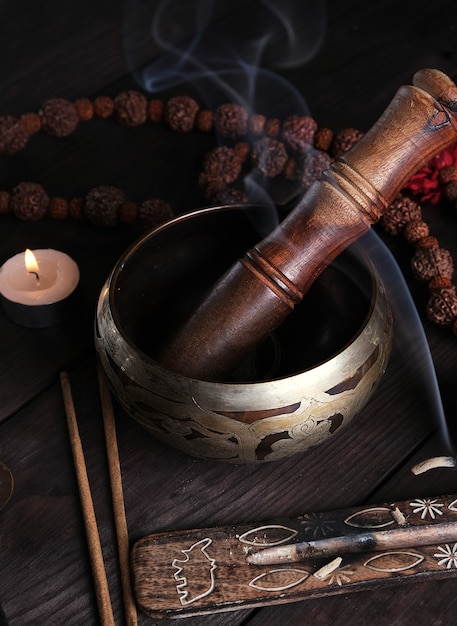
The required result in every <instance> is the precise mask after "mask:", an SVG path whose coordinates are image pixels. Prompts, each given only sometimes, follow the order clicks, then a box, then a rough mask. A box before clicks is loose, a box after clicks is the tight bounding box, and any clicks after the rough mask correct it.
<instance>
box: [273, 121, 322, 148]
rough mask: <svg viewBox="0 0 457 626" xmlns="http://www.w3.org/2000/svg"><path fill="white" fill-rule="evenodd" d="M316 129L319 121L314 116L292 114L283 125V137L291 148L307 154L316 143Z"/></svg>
mask: <svg viewBox="0 0 457 626" xmlns="http://www.w3.org/2000/svg"><path fill="white" fill-rule="evenodd" d="M316 129H317V123H316V121H315V120H314V119H313V118H312V117H309V116H308V115H292V116H291V117H288V118H287V119H286V121H285V122H284V124H283V125H282V139H283V140H284V142H285V143H286V144H287V146H288V147H289V148H290V149H291V150H294V151H295V152H298V153H299V154H306V153H307V152H308V151H309V149H310V148H311V146H312V145H313V143H314V133H315V132H316Z"/></svg>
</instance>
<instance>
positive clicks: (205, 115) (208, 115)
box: [195, 109, 213, 133]
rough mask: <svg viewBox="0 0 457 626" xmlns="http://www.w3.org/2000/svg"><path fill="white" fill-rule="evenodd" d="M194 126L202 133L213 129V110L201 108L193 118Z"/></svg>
mask: <svg viewBox="0 0 457 626" xmlns="http://www.w3.org/2000/svg"><path fill="white" fill-rule="evenodd" d="M195 127H196V128H197V129H198V130H199V131H200V132H202V133H209V132H211V131H212V130H213V112H212V111H209V110H208V109H202V110H200V111H199V112H198V113H197V117H196V118H195Z"/></svg>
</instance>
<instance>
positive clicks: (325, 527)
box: [301, 513, 336, 539]
mask: <svg viewBox="0 0 457 626" xmlns="http://www.w3.org/2000/svg"><path fill="white" fill-rule="evenodd" d="M301 523H302V524H303V527H304V530H305V531H306V532H308V533H311V535H312V537H313V539H316V538H317V537H327V536H328V535H330V534H332V532H333V531H334V530H335V527H336V522H335V521H334V520H331V519H326V518H325V515H324V514H323V513H310V514H309V515H304V516H303V519H302V522H301Z"/></svg>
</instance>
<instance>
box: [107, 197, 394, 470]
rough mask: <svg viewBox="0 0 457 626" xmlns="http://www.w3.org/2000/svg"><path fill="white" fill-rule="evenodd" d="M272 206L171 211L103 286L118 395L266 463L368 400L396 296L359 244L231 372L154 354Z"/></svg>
mask: <svg viewBox="0 0 457 626" xmlns="http://www.w3.org/2000/svg"><path fill="white" fill-rule="evenodd" d="M267 210H268V207H264V206H249V205H240V206H223V207H216V208H211V209H205V210H202V211H197V212H195V213H193V214H189V215H184V216H182V217H179V218H176V219H175V220H172V221H171V222H168V223H167V224H165V225H163V226H162V227H160V228H158V229H157V230H155V231H151V232H149V233H147V234H145V235H144V236H143V237H142V238H141V239H140V240H139V241H138V242H136V243H135V244H134V245H133V246H132V247H131V248H130V249H129V250H128V251H127V252H126V253H125V254H124V255H123V257H122V258H121V259H120V260H119V262H118V264H117V266H116V267H115V269H114V271H113V273H112V275H111V276H110V277H109V279H108V281H107V283H106V285H105V287H104V289H103V291H102V293H101V296H100V300H99V306H98V311H97V331H96V346H97V351H98V354H99V358H100V361H101V364H102V366H103V369H104V371H105V373H106V375H107V378H108V380H109V382H110V385H111V388H112V390H113V392H114V394H115V396H116V398H117V399H118V401H119V402H120V403H121V405H122V406H123V407H124V408H125V410H126V411H127V412H128V413H129V414H130V415H131V416H132V417H133V418H135V419H136V420H137V421H138V422H139V423H140V424H142V426H144V427H145V428H146V429H147V430H149V431H150V432H151V433H152V434H153V435H154V436H155V437H156V438H158V439H160V440H161V441H163V442H164V443H167V444H169V445H172V446H174V447H176V448H178V449H180V450H182V451H184V452H186V453H188V454H191V455H193V456H197V457H200V458H205V459H212V460H221V461H227V462H232V463H254V462H256V463H258V462H266V461H273V460H277V459H281V458H285V457H288V456H291V455H293V454H297V453H300V452H303V451H305V450H307V449H308V448H310V447H312V446H315V445H318V444H320V443H322V442H323V441H325V440H327V439H328V438H329V437H332V436H333V435H334V434H335V433H339V432H340V430H341V428H343V427H344V426H346V425H347V424H348V423H349V422H350V421H351V419H352V418H353V417H354V415H355V414H356V413H358V412H359V411H360V409H361V408H362V407H363V406H365V404H366V402H367V401H368V399H369V398H370V397H371V395H372V394H373V392H374V390H375V388H376V385H377V383H378V381H379V379H380V378H381V376H382V374H383V372H384V370H385V368H386V365H387V360H388V355H389V351H390V346H391V340H392V324H391V316H390V310H389V303H388V301H387V297H386V293H385V290H384V287H383V285H382V282H381V280H380V278H379V276H378V274H377V272H376V271H375V269H374V267H373V266H372V264H371V262H370V261H369V260H368V259H367V258H366V256H365V255H364V253H362V252H358V248H359V246H357V247H354V246H352V247H351V250H347V251H346V252H344V253H343V254H341V255H340V256H339V257H338V259H337V260H335V262H334V263H332V264H331V265H330V266H329V267H328V268H327V269H326V270H325V271H324V272H323V273H322V274H321V275H320V276H319V278H318V279H317V280H316V281H315V283H314V284H313V285H312V286H311V288H310V290H309V293H308V295H307V297H306V299H305V300H306V301H303V302H302V303H301V304H299V305H297V307H295V310H294V312H293V313H292V314H291V315H290V316H288V318H287V319H286V320H285V321H284V323H283V324H282V325H281V326H280V327H279V328H278V329H276V330H275V331H274V332H273V333H271V334H270V335H269V337H268V338H267V339H266V340H265V341H264V342H263V343H262V344H261V345H260V346H259V347H258V348H257V349H256V350H253V351H252V352H251V353H250V355H249V357H248V358H247V359H246V360H245V361H244V362H243V363H242V364H241V365H240V366H239V367H238V368H237V369H236V371H235V372H234V376H233V378H232V379H231V381H230V382H223V383H220V382H216V381H201V380H197V379H193V378H189V377H186V376H183V375H181V374H176V373H174V372H172V371H169V370H167V369H165V368H164V367H163V366H162V365H161V364H159V363H158V362H157V360H156V359H155V356H154V355H155V354H156V353H157V352H158V351H160V344H161V342H162V343H163V342H166V338H167V336H168V334H169V332H170V331H171V330H172V329H173V328H174V327H176V326H179V325H180V324H181V323H182V322H183V320H185V319H186V318H187V317H188V315H189V312H190V311H192V309H193V308H194V307H195V305H196V303H198V302H199V301H200V300H201V299H202V298H203V296H204V294H205V293H206V291H207V290H208V289H209V288H210V287H211V285H212V284H213V283H214V280H215V279H216V278H217V276H219V275H221V273H223V271H224V269H225V268H226V267H229V266H230V264H231V263H233V262H234V261H235V260H236V259H237V258H238V257H239V255H240V254H243V251H244V250H246V249H248V248H249V247H250V246H252V245H254V244H255V242H256V241H257V240H258V237H259V234H258V231H257V229H256V224H258V223H259V222H261V220H262V218H263V217H264V216H265V211H267Z"/></svg>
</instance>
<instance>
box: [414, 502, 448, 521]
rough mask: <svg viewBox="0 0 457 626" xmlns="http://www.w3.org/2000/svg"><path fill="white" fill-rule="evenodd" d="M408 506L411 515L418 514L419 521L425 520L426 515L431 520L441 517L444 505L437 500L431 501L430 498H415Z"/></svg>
mask: <svg viewBox="0 0 457 626" xmlns="http://www.w3.org/2000/svg"><path fill="white" fill-rule="evenodd" d="M410 506H411V508H412V510H413V513H420V515H421V519H425V518H426V517H427V515H430V517H431V518H432V519H435V518H436V516H437V515H443V511H442V510H441V509H442V508H443V506H444V504H443V503H442V502H438V500H431V499H430V498H426V499H421V498H417V499H416V500H413V501H412V502H410Z"/></svg>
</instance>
